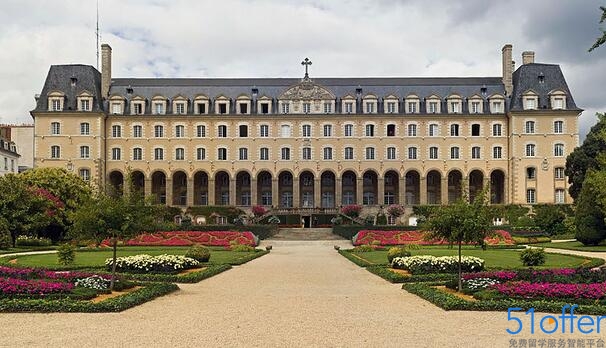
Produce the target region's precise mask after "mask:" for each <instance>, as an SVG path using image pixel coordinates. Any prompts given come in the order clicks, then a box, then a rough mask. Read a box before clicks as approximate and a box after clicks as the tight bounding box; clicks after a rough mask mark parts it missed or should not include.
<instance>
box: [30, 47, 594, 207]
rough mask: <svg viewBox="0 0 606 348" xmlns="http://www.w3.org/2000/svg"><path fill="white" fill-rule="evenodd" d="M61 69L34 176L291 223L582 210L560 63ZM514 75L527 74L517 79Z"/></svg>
mask: <svg viewBox="0 0 606 348" xmlns="http://www.w3.org/2000/svg"><path fill="white" fill-rule="evenodd" d="M111 54H112V50H111V48H110V47H109V46H108V45H103V46H102V69H101V70H102V71H101V72H98V71H97V70H96V69H95V68H93V67H92V66H87V65H53V66H51V68H50V71H49V73H48V77H47V79H46V83H45V85H44V87H43V89H42V93H41V94H40V97H39V98H38V99H37V106H36V108H35V110H33V111H32V112H31V114H32V116H33V117H34V120H35V165H36V166H38V167H44V166H59V167H64V168H68V169H70V170H73V171H75V172H76V173H79V174H80V175H81V176H82V177H84V178H85V179H87V180H94V181H96V182H98V183H100V184H104V183H106V182H108V183H111V184H113V185H121V184H122V183H123V181H124V178H125V175H126V174H127V173H128V172H130V173H132V176H133V180H134V183H135V185H136V186H137V187H140V188H141V189H142V190H144V192H145V193H147V194H150V195H155V196H157V199H158V200H159V201H161V202H166V203H167V204H171V205H176V206H192V205H237V206H244V207H248V206H251V205H256V204H259V205H266V206H274V207H276V208H278V207H279V208H284V209H299V210H304V209H305V208H327V209H328V210H330V209H335V208H338V207H339V206H341V205H345V204H350V203H356V202H357V203H359V204H363V205H365V206H369V207H376V206H380V205H386V204H392V203H399V204H403V205H406V206H410V205H415V204H444V203H448V202H452V201H453V200H455V199H456V198H457V197H459V196H460V195H461V193H462V192H463V191H464V190H466V191H467V192H468V193H469V195H470V196H473V195H474V194H475V193H476V192H478V190H480V189H481V188H482V187H483V186H484V185H487V186H489V187H490V199H491V202H492V203H517V204H534V203H568V202H570V197H569V196H568V194H567V180H566V177H565V176H564V165H565V159H566V155H567V154H568V153H569V152H570V151H572V150H573V149H574V148H575V147H576V146H577V144H578V125H577V119H578V116H579V114H580V112H581V111H582V110H581V109H579V108H578V107H577V106H576V104H575V102H574V99H573V97H572V95H571V93H570V90H569V89H568V86H567V84H566V81H565V79H564V76H563V74H562V71H561V69H560V67H559V66H558V65H555V64H542V63H535V62H534V53H533V52H524V53H523V55H522V60H523V64H522V65H521V66H520V67H519V68H517V69H515V67H514V62H513V60H512V46H511V45H505V46H504V47H503V50H502V72H503V73H502V76H499V77H454V78H451V77H448V78H400V77H394V78H362V77H354V78H314V79H312V78H310V77H309V75H308V71H307V68H308V65H309V64H311V62H309V61H307V59H306V60H305V61H304V62H302V64H303V65H305V76H304V78H303V79H294V78H241V79H215V78H114V77H113V76H112V74H111V69H112V67H111ZM514 70H515V71H514Z"/></svg>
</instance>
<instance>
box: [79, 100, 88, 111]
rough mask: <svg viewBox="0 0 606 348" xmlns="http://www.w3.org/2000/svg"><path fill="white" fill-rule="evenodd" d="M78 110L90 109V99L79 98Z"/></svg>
mask: <svg viewBox="0 0 606 348" xmlns="http://www.w3.org/2000/svg"><path fill="white" fill-rule="evenodd" d="M80 111H90V100H88V99H82V100H80Z"/></svg>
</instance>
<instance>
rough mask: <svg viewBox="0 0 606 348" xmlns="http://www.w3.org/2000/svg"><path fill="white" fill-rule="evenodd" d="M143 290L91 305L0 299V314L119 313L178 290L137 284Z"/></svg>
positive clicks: (167, 285)
mask: <svg viewBox="0 0 606 348" xmlns="http://www.w3.org/2000/svg"><path fill="white" fill-rule="evenodd" d="M135 285H138V286H143V288H141V289H138V290H135V291H133V292H130V293H128V294H125V295H122V296H118V297H114V298H109V299H107V300H104V301H101V302H98V303H93V302H90V301H78V300H69V299H64V300H42V299H36V300H31V299H0V312H89V313H92V312H121V311H124V310H126V309H129V308H132V307H135V306H138V305H140V304H142V303H145V302H148V301H151V300H153V299H155V298H157V297H160V296H164V295H166V294H169V293H171V292H173V291H176V290H179V287H178V286H177V285H176V284H172V283H137V284H135Z"/></svg>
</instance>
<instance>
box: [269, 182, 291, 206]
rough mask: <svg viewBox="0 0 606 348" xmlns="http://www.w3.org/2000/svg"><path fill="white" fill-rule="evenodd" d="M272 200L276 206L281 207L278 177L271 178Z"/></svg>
mask: <svg viewBox="0 0 606 348" xmlns="http://www.w3.org/2000/svg"><path fill="white" fill-rule="evenodd" d="M293 185H294V184H293ZM271 201H272V205H273V206H274V208H279V207H280V191H279V186H278V179H277V178H272V179H271Z"/></svg>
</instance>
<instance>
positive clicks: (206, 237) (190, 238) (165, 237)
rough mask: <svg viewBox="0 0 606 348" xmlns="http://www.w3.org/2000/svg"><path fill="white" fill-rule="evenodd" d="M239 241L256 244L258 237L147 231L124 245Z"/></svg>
mask: <svg viewBox="0 0 606 348" xmlns="http://www.w3.org/2000/svg"><path fill="white" fill-rule="evenodd" d="M234 240H235V241H237V242H238V244H245V245H250V246H256V245H257V243H256V237H255V235H254V234H253V233H252V232H249V231H246V232H234V231H206V232H199V231H171V232H157V233H145V234H141V235H139V236H137V237H136V238H133V239H130V240H127V241H126V242H124V245H128V246H154V245H157V246H189V245H194V244H202V245H207V246H224V247H228V246H229V245H230V244H229V243H230V242H231V241H234ZM101 245H102V246H109V245H110V243H109V240H104V241H103V242H102V243H101Z"/></svg>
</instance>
